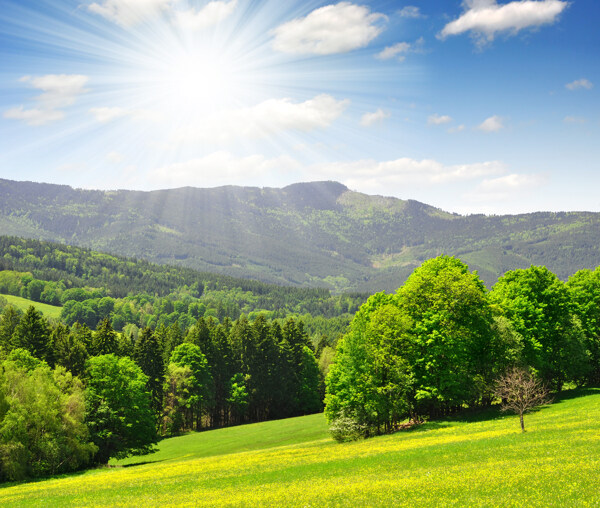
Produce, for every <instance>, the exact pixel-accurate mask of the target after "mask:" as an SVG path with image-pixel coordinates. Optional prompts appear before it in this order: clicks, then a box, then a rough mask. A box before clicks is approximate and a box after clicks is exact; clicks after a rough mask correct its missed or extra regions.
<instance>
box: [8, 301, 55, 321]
mask: <svg viewBox="0 0 600 508" xmlns="http://www.w3.org/2000/svg"><path fill="white" fill-rule="evenodd" d="M0 296H2V297H3V298H6V300H7V301H8V303H10V304H12V305H14V306H15V307H17V308H18V309H21V310H22V311H23V312H25V311H26V310H27V309H28V308H29V307H30V306H31V305H33V306H34V307H35V308H36V309H37V310H38V311H40V312H41V313H42V314H44V316H46V317H51V318H55V319H58V318H59V317H60V311H61V310H62V307H56V306H54V305H48V304H47V303H39V302H34V301H32V300H27V299H26V298H21V297H20V296H13V295H0Z"/></svg>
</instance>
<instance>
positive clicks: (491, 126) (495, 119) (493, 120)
mask: <svg viewBox="0 0 600 508" xmlns="http://www.w3.org/2000/svg"><path fill="white" fill-rule="evenodd" d="M477 128H478V129H479V130H480V131H483V132H498V131H499V130H501V129H503V128H504V121H503V120H502V118H500V117H499V116H496V115H494V116H490V117H489V118H486V119H485V120H484V121H483V122H481V123H480V124H479V126H478V127H477Z"/></svg>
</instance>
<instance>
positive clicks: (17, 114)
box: [3, 106, 65, 126]
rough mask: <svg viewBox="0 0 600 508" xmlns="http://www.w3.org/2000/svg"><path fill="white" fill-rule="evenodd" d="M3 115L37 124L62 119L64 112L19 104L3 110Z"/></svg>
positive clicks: (33, 124)
mask: <svg viewBox="0 0 600 508" xmlns="http://www.w3.org/2000/svg"><path fill="white" fill-rule="evenodd" d="M3 116H4V118H9V119H11V120H23V121H24V122H25V123H26V124H27V125H32V126H39V125H45V124H47V123H52V122H56V121H58V120H62V119H63V118H64V117H65V114H64V113H63V112H62V111H57V110H54V109H47V110H44V109H37V108H33V109H25V108H23V106H19V107H16V108H11V109H9V110H7V111H5V112H4V113H3Z"/></svg>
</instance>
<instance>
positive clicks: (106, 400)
mask: <svg viewBox="0 0 600 508" xmlns="http://www.w3.org/2000/svg"><path fill="white" fill-rule="evenodd" d="M147 381H148V377H147V376H146V375H145V374H144V373H143V372H142V370H141V369H140V368H139V367H138V366H137V365H136V364H135V362H133V360H130V359H129V358H118V357H117V356H115V355H112V354H109V355H101V356H94V357H92V358H90V359H89V360H88V361H87V387H86V390H85V400H86V422H87V425H88V428H89V429H90V434H91V438H92V441H93V442H94V444H95V445H96V446H97V447H98V452H97V453H96V456H95V461H96V462H97V463H99V464H106V463H108V460H109V459H110V458H111V457H116V458H124V457H128V456H130V455H142V454H145V453H149V452H151V451H152V450H153V445H154V444H155V443H156V442H157V434H156V420H155V417H154V414H153V412H152V409H151V397H150V393H149V392H148V391H147V390H146V383H147Z"/></svg>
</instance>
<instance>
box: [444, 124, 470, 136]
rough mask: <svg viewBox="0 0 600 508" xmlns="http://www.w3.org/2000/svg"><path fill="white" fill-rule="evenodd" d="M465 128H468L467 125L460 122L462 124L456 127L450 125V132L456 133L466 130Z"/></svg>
mask: <svg viewBox="0 0 600 508" xmlns="http://www.w3.org/2000/svg"><path fill="white" fill-rule="evenodd" d="M465 128H466V127H465V126H464V124H460V125H457V126H456V127H450V129H448V132H449V133H450V134H456V133H457V132H462V131H464V130H465Z"/></svg>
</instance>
